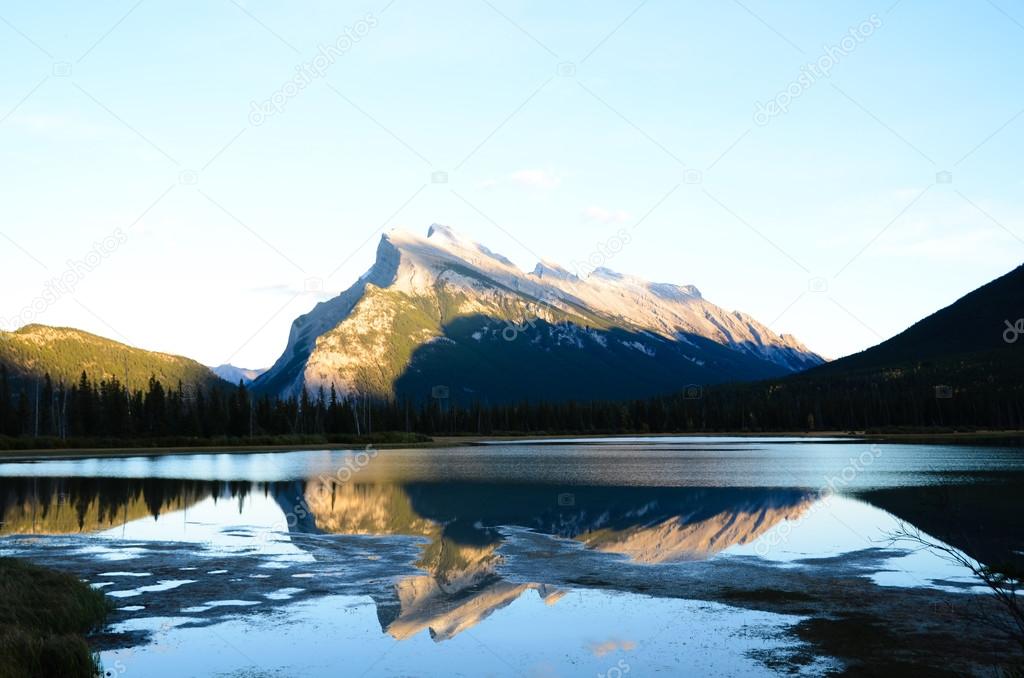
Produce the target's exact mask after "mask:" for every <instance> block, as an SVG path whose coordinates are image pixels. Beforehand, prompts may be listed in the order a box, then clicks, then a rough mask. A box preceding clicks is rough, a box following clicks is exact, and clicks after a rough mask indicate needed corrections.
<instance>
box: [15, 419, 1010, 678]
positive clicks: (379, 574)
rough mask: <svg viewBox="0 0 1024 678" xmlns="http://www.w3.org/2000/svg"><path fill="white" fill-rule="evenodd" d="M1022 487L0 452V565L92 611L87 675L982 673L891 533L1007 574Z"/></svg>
mask: <svg viewBox="0 0 1024 678" xmlns="http://www.w3.org/2000/svg"><path fill="white" fill-rule="evenodd" d="M1022 496H1024V451H1022V449H1021V447H1020V446H1015V445H1012V444H1006V445H1003V446H952V445H923V444H914V445H904V444H871V443H867V442H851V441H849V440H827V439H806V438H796V439H786V438H762V439H757V438H723V437H706V438H702V437H679V438H673V437H657V438H615V439H586V440H559V441H516V442H514V443H510V442H495V443H491V444H483V445H473V446H465V447H453V448H444V449H411V450H399V449H387V450H375V449H373V448H367V449H354V450H351V451H315V452H279V453H262V452H261V453H245V452H239V453H232V454H185V455H170V456H162V457H127V458H98V459H76V460H67V461H38V462H27V463H0V555H7V556H16V557H22V558H27V559H30V560H33V561H35V562H38V563H41V564H44V565H48V566H52V567H56V568H60V569H65V570H68V571H71V572H74V573H75V574H77V575H78V576H80V577H81V578H83V579H85V580H86V581H88V582H89V583H90V584H91V585H92V586H94V587H96V588H98V589H101V590H102V591H104V592H105V593H106V594H107V595H108V596H109V597H110V598H111V599H112V600H113V601H115V603H116V611H115V612H114V613H113V614H112V616H111V618H110V625H109V627H108V628H107V629H106V630H105V631H104V632H103V633H102V634H100V635H99V636H97V637H95V638H93V639H92V642H93V644H94V646H95V647H97V648H98V650H99V652H100V658H101V662H102V665H103V668H104V671H105V672H106V675H109V676H119V675H126V676H146V677H160V676H175V677H176V678H177V677H181V676H280V675H305V676H320V675H332V676H333V675H346V676H360V675H368V676H378V675H379V676H433V675H446V676H480V675H488V676H608V677H620V678H621V677H622V676H646V675H722V676H733V675H736V676H758V675H766V676H769V675H778V674H789V675H792V674H798V675H821V674H822V673H827V672H830V671H841V670H843V669H844V668H845V667H851V666H858V665H860V666H863V667H867V669H869V670H873V671H882V670H885V669H895V668H901V669H906V670H908V671H910V672H911V673H912V672H913V671H922V672H924V673H928V674H930V675H942V672H943V671H948V672H949V673H950V675H953V674H956V673H981V674H983V673H984V672H985V671H993V672H997V671H999V670H1001V667H1002V663H1001V662H1003V661H1004V658H1005V656H1006V651H1007V650H1006V648H1007V645H1006V644H1005V642H1003V641H1002V640H1001V639H999V638H996V637H994V636H993V634H992V633H989V632H988V631H986V630H985V629H984V628H983V627H982V626H981V625H979V624H977V623H969V622H968V621H967V620H968V619H970V618H971V616H970V614H968V613H969V612H971V611H974V610H976V609H978V610H989V607H987V606H988V601H989V597H988V596H987V595H985V589H984V587H982V586H981V585H980V583H979V582H978V581H977V580H976V579H975V578H974V577H973V576H972V575H971V573H970V572H969V571H968V570H967V569H965V568H963V567H961V566H959V565H956V564H954V563H952V562H951V561H949V560H948V559H946V558H943V557H941V556H940V555H939V554H936V553H934V552H933V551H931V550H921V549H918V548H916V547H915V546H914V545H913V544H910V543H906V542H898V541H897V542H894V541H893V540H892V538H891V537H892V535H893V534H894V533H895V532H896V531H897V530H899V529H901V526H903V527H904V528H906V529H911V530H921V531H922V533H923V534H924V535H925V536H927V537H928V538H929V539H933V540H935V541H936V542H937V543H940V544H945V545H951V546H953V547H954V548H956V549H960V550H962V551H963V552H966V553H967V554H968V555H970V556H971V557H973V558H976V559H978V560H980V561H982V562H986V563H995V562H1000V563H1001V562H1007V561H1013V560H1017V561H1018V562H1019V560H1020V559H1021V558H1022V557H1024V529H1022V528H1024V511H1022V510H1020V508H1021V497H1022ZM1013 506H1015V507H1017V510H1016V511H1007V507H1013ZM961 612H963V613H962V614H961ZM991 675H996V674H995V673H993V674H991Z"/></svg>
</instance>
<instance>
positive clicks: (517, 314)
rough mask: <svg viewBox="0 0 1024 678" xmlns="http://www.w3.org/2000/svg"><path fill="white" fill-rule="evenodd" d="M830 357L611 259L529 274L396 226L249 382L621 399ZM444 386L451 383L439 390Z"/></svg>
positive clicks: (463, 243) (768, 373)
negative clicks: (585, 270)
mask: <svg viewBox="0 0 1024 678" xmlns="http://www.w3.org/2000/svg"><path fill="white" fill-rule="evenodd" d="M822 362H823V360H822V358H821V357H820V356H818V355H816V354H815V353H813V352H811V351H809V350H808V349H807V348H806V347H804V346H803V345H802V344H800V343H799V342H798V341H796V340H795V339H794V338H793V337H790V336H787V335H782V336H779V335H777V334H775V333H774V332H772V331H771V330H770V329H768V328H767V327H766V326H764V325H762V324H761V323H759V322H757V321H756V320H754V319H753V318H751V317H750V316H748V315H745V314H743V313H740V312H738V311H733V312H729V311H725V310H723V309H721V308H719V307H718V306H716V305H714V304H712V303H711V302H709V301H707V300H705V299H704V298H703V297H702V296H701V294H700V292H699V291H698V290H697V288H695V287H692V286H677V285H671V284H665V283H650V282H647V281H645V280H642V279H640V278H637V277H634V276H627V275H622V274H619V273H616V272H614V271H611V270H609V269H606V268H599V269H597V270H595V271H594V272H593V273H592V274H591V275H590V276H588V277H586V278H580V277H578V276H576V275H574V274H573V273H571V272H569V271H567V270H566V269H564V268H562V267H560V266H558V265H557V264H552V263H549V262H541V263H539V264H537V266H536V268H535V269H534V270H533V271H532V272H529V273H526V272H523V271H522V270H520V269H519V268H517V267H516V266H515V265H514V264H513V263H512V262H511V261H509V260H508V259H507V258H505V257H503V256H501V255H500V254H497V253H495V252H492V251H491V250H489V249H488V248H486V247H484V246H483V245H480V244H477V243H475V242H472V241H470V240H467V239H465V238H462V237H460V236H459V235H458V234H456V233H455V232H454V231H453V230H452V229H450V228H448V227H446V226H441V225H437V224H435V225H433V226H431V227H430V229H429V231H428V233H427V236H426V237H425V238H424V237H421V236H418V235H415V234H412V233H409V232H405V231H401V230H398V231H392V232H390V233H388V234H386V235H384V236H383V237H382V238H381V241H380V245H379V246H378V248H377V258H376V262H375V263H374V265H373V266H372V267H371V268H370V269H369V270H368V271H367V272H366V273H365V274H364V275H363V276H362V277H360V278H359V280H357V281H356V283H355V284H354V285H353V286H352V287H350V288H349V289H348V290H346V291H345V292H343V293H342V294H340V295H339V296H337V297H335V298H334V299H331V300H329V301H326V302H323V303H321V304H318V305H317V306H316V307H315V308H314V309H313V310H312V311H310V312H309V313H307V314H306V315H303V316H301V317H300V318H298V319H297V320H296V321H295V322H294V324H293V325H292V329H291V333H290V335H289V339H288V345H287V348H286V349H285V352H284V354H283V355H282V356H281V357H280V358H279V359H278V361H277V362H276V363H275V364H274V365H273V367H271V368H270V369H269V370H267V372H266V373H265V374H263V375H262V376H261V377H259V378H258V379H257V380H256V381H255V382H254V383H253V388H254V389H256V390H257V391H258V392H262V393H269V394H274V395H294V394H296V393H298V392H301V390H302V389H303V388H307V389H309V390H310V391H312V392H315V391H316V390H317V389H319V388H323V389H325V390H328V389H330V388H331V387H332V386H333V387H334V388H335V389H336V390H337V391H338V392H339V393H341V394H350V393H364V394H370V395H374V396H377V397H393V396H398V397H403V396H407V397H411V398H414V399H417V400H422V399H425V398H429V397H430V396H431V394H434V395H435V396H436V395H439V394H444V393H447V394H448V395H449V397H450V398H451V399H452V400H453V401H456V400H457V401H466V400H477V399H478V400H487V401H491V402H510V401H516V400H520V399H530V400H540V399H544V400H567V399H573V398H575V399H588V400H590V399H598V398H608V399H619V398H629V397H641V396H647V395H652V394H657V393H667V392H671V391H675V390H678V389H680V388H681V387H683V386H685V385H687V384H709V383H718V382H724V381H737V380H750V379H767V378H772V377H777V376H781V375H785V374H790V373H792V372H796V371H800V370H803V369H807V368H809V367H814V366H816V365H819V364H821V363H822ZM437 386H443V387H445V388H444V389H436V388H435V387H437Z"/></svg>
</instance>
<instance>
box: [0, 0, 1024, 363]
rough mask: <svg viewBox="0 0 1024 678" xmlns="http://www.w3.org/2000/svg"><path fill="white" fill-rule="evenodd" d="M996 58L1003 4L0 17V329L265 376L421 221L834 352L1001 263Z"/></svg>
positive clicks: (208, 2) (481, 1)
mask: <svg viewBox="0 0 1024 678" xmlns="http://www.w3.org/2000/svg"><path fill="white" fill-rule="evenodd" d="M1022 63H1024V7H1022V6H1021V5H1020V4H1019V3H1013V2H1011V1H1010V0H962V1H945V0H933V1H931V2H925V1H924V0H898V1H897V0H880V1H876V2H846V3H821V2H809V1H808V2H803V1H800V2H786V3H776V2H768V1H761V0H742V1H740V0H729V1H726V0H722V2H715V3H706V2H695V1H685V2H670V1H668V0H646V1H630V2H587V3H582V2H578V3H568V2H564V3H551V2H543V1H541V0H536V1H534V0H453V1H447V0H437V1H435V2H431V3H429V4H428V3H419V2H414V1H413V0H377V1H375V2H326V1H323V2H321V1H318V0H304V1H301V2H291V3H283V2H270V1H269V0H237V1H235V0H181V1H178V2H173V3H172V2H168V1H167V0H123V1H122V0H118V1H110V2H99V3H81V2H72V1H70V0H69V1H66V2H43V1H41V2H33V3H22V2H14V1H13V0H0V73H2V78H0V82H2V83H3V86H2V87H0V288H2V290H3V294H2V295H0V328H2V329H6V330H10V329H14V328H16V327H18V326H21V325H23V324H25V323H26V322H39V323H44V324H48V325H61V326H72V327H78V328H81V329H84V330H87V331H91V332H95V333H97V334H100V335H103V336H108V337H111V338H113V339H117V340H119V341H124V342H126V343H130V344H133V345H137V346H141V347H143V348H147V349H152V350H160V351H167V352H172V353H178V354H183V355H187V356H190V357H193V358H195V359H197V360H200V361H201V362H204V363H206V364H209V365H217V364H220V363H224V362H231V363H234V364H236V365H243V366H246V367H263V366H268V365H270V364H271V363H272V362H273V361H274V360H275V359H276V358H277V357H278V356H279V355H280V353H281V351H282V350H283V348H284V346H285V343H286V341H287V336H288V330H289V327H290V325H291V322H292V321H293V320H294V319H295V318H296V317H297V316H299V315H300V314H302V313H304V312H306V311H308V310H309V309H311V308H312V307H313V305H314V304H316V303H317V302H318V301H322V300H323V299H326V298H329V297H330V296H333V295H336V294H338V293H340V292H341V291H343V290H344V289H345V288H347V287H348V286H349V285H351V284H352V283H353V282H354V281H355V279H356V278H357V277H358V276H359V275H360V274H362V273H363V272H364V271H365V270H366V269H367V268H369V267H370V265H371V264H372V263H373V260H374V252H375V249H376V244H377V242H378V241H379V239H380V235H381V234H382V233H383V232H385V231H387V230H390V229H392V228H406V229H409V230H412V231H416V232H422V233H424V234H425V233H426V229H427V228H428V226H429V225H430V224H431V223H435V222H437V223H444V224H448V225H450V226H452V227H453V228H454V229H455V230H456V231H458V232H459V233H461V234H462V235H464V236H465V237H469V238H472V239H474V240H477V241H479V242H481V243H483V244H485V245H487V246H488V247H489V248H491V249H492V250H495V251H497V252H501V253H502V254H505V255H506V256H508V257H509V258H510V259H512V260H513V261H514V262H516V263H517V264H518V265H520V266H522V267H523V268H524V269H526V270H531V269H532V268H533V267H534V265H535V263H536V262H537V260H538V259H540V258H542V257H543V258H544V259H546V260H550V261H555V262H561V263H562V264H564V265H566V266H567V267H571V266H572V265H573V264H574V263H578V262H585V261H588V260H590V261H601V262H602V263H603V264H604V265H605V266H607V267H609V268H612V269H614V270H618V271H621V272H625V273H632V274H637V275H641V276H643V277H645V278H648V279H651V280H653V281H657V282H671V283H677V284H693V285H696V286H697V287H698V288H699V289H700V290H701V291H702V293H703V294H704V296H705V298H707V299H709V300H710V301H712V302H714V303H716V304H718V305H720V306H723V307H725V308H727V309H737V310H742V311H744V312H747V313H749V314H751V315H753V316H754V317H755V318H757V319H759V320H760V321H762V322H764V323H766V324H768V325H769V326H770V327H771V328H772V329H774V330H775V331H777V332H779V333H789V334H793V335H795V336H796V337H797V338H798V339H800V340H801V341H803V342H804V343H805V344H806V345H807V346H808V347H810V348H811V349H812V350H814V351H817V352H819V353H821V354H822V355H825V356H827V357H830V358H835V357H839V356H842V355H846V354H849V353H852V352H856V351H859V350H862V349H864V348H866V347H869V346H871V345H874V344H876V343H878V342H879V341H881V340H883V339H886V338H888V337H890V336H893V335H894V334H897V333H899V332H900V331H902V330H903V329H905V328H906V327H907V326H909V325H910V324H912V323H913V322H915V321H917V320H918V319H920V318H922V317H924V316H926V315H928V314H929V313H932V312H934V311H935V310H937V309H939V308H941V307H943V306H946V305H948V304H949V303H951V302H952V301H954V300H955V299H957V298H958V297H960V296H962V295H963V294H965V293H967V292H969V291H970V290H972V289H974V288H976V287H978V286H980V285H982V284H984V283H986V282H988V281H989V280H991V279H993V278H995V277H998V276H999V275H1002V274H1003V273H1006V272H1007V271H1009V270H1011V269H1012V268H1014V267H1015V266H1017V265H1019V264H1020V263H1021V260H1022V259H1024V204H1022V203H1024V166H1022V164H1021V163H1020V158H1021V157H1024V88H1021V86H1020V84H1021V83H1020V72H1021V64H1022ZM623 230H625V231H626V232H627V233H628V234H629V235H630V237H629V242H628V244H627V245H625V246H623V247H621V248H619V247H617V246H615V245H616V239H621V234H620V231H623ZM612 249H617V250H618V251H617V252H612V251H611V250H612Z"/></svg>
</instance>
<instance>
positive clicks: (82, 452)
mask: <svg viewBox="0 0 1024 678" xmlns="http://www.w3.org/2000/svg"><path fill="white" fill-rule="evenodd" d="M616 438H621V439H634V438H803V439H806V440H807V441H808V442H811V441H813V440H815V439H831V440H828V441H825V440H822V442H830V443H835V444H844V443H853V442H858V441H874V442H880V443H911V444H912V443H921V444H942V443H946V444H967V443H970V442H977V441H982V440H993V441H999V440H1007V439H1015V438H1024V431H971V432H963V433H865V432H862V431H815V432H808V431H788V432H783V431H772V432H767V433H752V432H749V431H745V432H714V433H693V432H685V433H589V434H548V433H542V434H537V435H529V434H521V435H464V436H460V435H449V436H434V437H432V438H431V440H430V441H426V442H417V443H371V442H366V443H363V442H346V443H307V444H297V445H295V444H293V445H262V444H261V445H197V446H195V447H181V446H165V447H91V448H90V447H82V448H59V449H58V448H38V449H33V448H26V449H20V450H0V463H3V462H32V461H60V460H74V459H99V458H125V457H163V456H179V455H189V454H247V453H253V452H304V451H318V450H328V451H337V450H358V449H363V448H365V447H366V446H367V445H372V446H373V447H374V448H376V449H381V450H386V449H421V448H439V447H457V446H477V445H486V444H489V443H501V442H515V441H538V442H539V443H546V444H550V443H557V442H558V441H561V440H565V441H569V440H602V439H616Z"/></svg>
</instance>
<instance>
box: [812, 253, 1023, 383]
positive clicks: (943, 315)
mask: <svg viewBox="0 0 1024 678" xmlns="http://www.w3.org/2000/svg"><path fill="white" fill-rule="evenodd" d="M1022 317H1024V266H1019V267H1017V268H1015V269H1014V270H1012V271H1010V272H1009V273H1007V274H1006V275H1004V276H1002V277H1001V278H997V279H995V280H993V281H992V282H990V283H988V284H987V285H984V286H982V287H979V288H978V289H976V290H974V291H973V292H971V293H970V294H968V295H966V296H964V297H962V298H961V299H958V300H957V301H956V302H954V303H953V304H950V305H949V306H947V307H946V308H944V309H942V310H940V311H936V312H935V313H933V314H932V315H930V316H928V317H927V318H925V319H923V320H921V321H919V322H917V323H915V324H914V325H912V326H911V327H909V328H908V329H906V330H904V331H903V332H901V333H900V334H898V335H896V336H895V337H893V338H892V339H889V340H887V341H884V342H882V343H881V344H878V345H877V346H874V347H872V348H869V349H867V350H866V351H861V352H860V353H856V354H854V355H851V356H847V357H845V358H841V359H839V360H835V361H833V362H831V363H829V364H827V365H823V366H821V367H818V368H816V369H814V370H812V371H809V372H808V376H812V377H816V376H830V375H836V374H838V373H841V372H849V371H852V370H868V369H879V368H884V367H893V366H897V365H901V364H906V363H919V362H923V361H939V360H950V359H952V358H955V357H957V356H967V355H972V354H973V355H979V356H987V355H989V354H991V355H992V357H996V356H998V359H1000V360H1007V361H1010V360H1012V361H1014V362H1015V363H1016V364H1020V363H1021V356H1022V355H1024V351H1022V349H1024V336H1020V338H1019V340H1018V335H1024V327H1018V325H1017V321H1018V320H1019V319H1020V318H1022Z"/></svg>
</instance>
